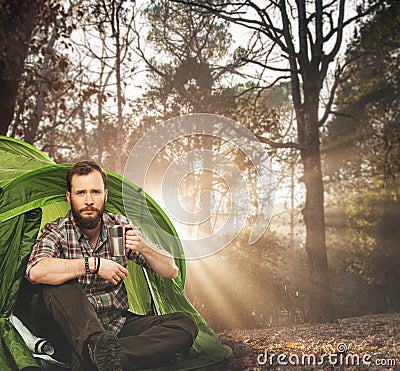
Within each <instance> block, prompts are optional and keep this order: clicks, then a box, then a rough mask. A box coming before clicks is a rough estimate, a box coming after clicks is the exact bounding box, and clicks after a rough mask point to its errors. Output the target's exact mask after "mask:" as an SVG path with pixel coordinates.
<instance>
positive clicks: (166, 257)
mask: <svg viewBox="0 0 400 371" xmlns="http://www.w3.org/2000/svg"><path fill="white" fill-rule="evenodd" d="M129 226H130V227H131V228H132V229H131V230H127V231H126V234H125V246H126V248H127V249H130V250H131V251H133V252H137V253H141V254H142V255H143V256H144V258H145V259H146V262H147V263H148V264H149V265H150V267H151V268H152V269H153V271H154V272H156V273H158V274H159V275H161V276H164V277H167V278H176V277H177V276H178V272H179V269H178V267H177V266H176V264H175V261H174V258H173V257H172V256H171V254H169V253H168V252H167V251H165V250H162V249H159V248H158V247H156V246H152V242H151V241H149V240H148V239H147V238H146V236H144V235H143V233H142V231H141V230H140V229H139V228H138V227H135V226H133V225H129Z"/></svg>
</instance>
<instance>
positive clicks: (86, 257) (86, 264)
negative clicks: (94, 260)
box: [85, 256, 92, 274]
mask: <svg viewBox="0 0 400 371" xmlns="http://www.w3.org/2000/svg"><path fill="white" fill-rule="evenodd" d="M85 269H86V274H90V273H92V272H90V269H89V257H88V256H85Z"/></svg>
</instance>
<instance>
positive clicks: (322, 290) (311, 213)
mask: <svg viewBox="0 0 400 371" xmlns="http://www.w3.org/2000/svg"><path fill="white" fill-rule="evenodd" d="M305 88H306V89H307V87H305ZM308 88H309V94H308V97H311V99H310V101H309V102H308V104H307V103H305V104H304V105H303V107H302V108H301V109H300V110H299V112H298V121H299V143H300V145H301V148H302V150H301V151H300V153H301V159H302V164H303V168H304V183H305V188H306V201H305V206H304V209H303V217H304V222H305V226H306V251H307V257H308V266H309V295H308V299H309V318H308V320H309V321H311V322H331V321H333V320H334V319H335V313H334V311H333V308H332V303H331V288H330V283H329V271H328V258H327V251H326V239H325V212H324V186H323V180H322V170H321V153H320V140H319V125H318V124H319V121H318V96H317V95H315V93H312V92H310V91H316V90H315V86H314V83H311V84H309V86H308Z"/></svg>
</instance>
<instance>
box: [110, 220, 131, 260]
mask: <svg viewBox="0 0 400 371" xmlns="http://www.w3.org/2000/svg"><path fill="white" fill-rule="evenodd" d="M130 229H132V228H131V227H127V226H124V225H113V226H109V227H107V236H108V243H109V245H110V252H111V256H124V255H125V233H126V231H129V230H130Z"/></svg>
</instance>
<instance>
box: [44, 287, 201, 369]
mask: <svg viewBox="0 0 400 371" xmlns="http://www.w3.org/2000/svg"><path fill="white" fill-rule="evenodd" d="M43 300H44V304H45V306H46V308H47V310H48V311H49V312H50V314H51V315H52V316H53V317H54V319H55V320H56V322H57V323H58V324H59V325H60V326H61V328H62V330H63V332H64V335H65V336H66V337H67V339H68V341H69V342H70V344H71V345H72V347H73V349H74V351H75V352H76V353H78V354H79V355H80V356H81V357H82V358H84V357H86V355H85V354H86V349H85V344H86V340H87V339H88V337H89V336H90V335H92V334H94V333H96V332H102V331H104V327H103V325H102V324H101V322H100V320H99V318H98V317H97V314H96V312H95V310H94V308H93V306H92V305H91V304H90V302H89V300H88V299H87V297H86V295H85V293H84V291H83V290H82V288H81V287H80V286H79V284H78V283H77V282H76V281H75V280H72V281H68V282H66V283H64V284H61V285H43ZM197 332H198V328H197V324H196V322H195V320H194V319H193V317H192V316H191V315H189V314H186V313H182V312H176V313H171V314H166V315H162V316H141V315H136V314H130V313H128V314H127V318H126V323H125V325H124V326H123V328H122V329H121V331H120V332H119V334H118V337H119V339H120V342H121V345H122V367H123V368H124V370H125V369H126V370H133V369H139V368H146V367H153V366H156V365H158V364H160V363H162V362H163V361H165V360H166V359H168V358H169V357H170V356H171V355H172V354H174V353H176V352H178V351H183V352H185V351H187V350H188V349H189V348H190V347H191V345H192V344H193V341H194V339H195V338H196V336H197Z"/></svg>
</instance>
